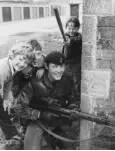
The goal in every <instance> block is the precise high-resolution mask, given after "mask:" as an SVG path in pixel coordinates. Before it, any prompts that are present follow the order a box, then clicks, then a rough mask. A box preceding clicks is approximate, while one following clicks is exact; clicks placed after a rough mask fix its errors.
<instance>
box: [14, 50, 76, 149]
mask: <svg viewBox="0 0 115 151" xmlns="http://www.w3.org/2000/svg"><path fill="white" fill-rule="evenodd" d="M64 62H65V58H64V55H63V54H62V53H61V52H58V51H53V52H51V53H49V54H48V55H47V56H46V59H45V63H46V64H45V72H44V74H43V76H42V77H41V79H37V78H36V77H32V79H31V81H29V82H28V83H27V85H26V86H25V87H24V88H23V89H22V91H21V93H20V95H19V97H18V98H17V104H16V106H15V112H16V114H17V115H18V116H19V117H21V118H24V119H29V120H30V122H29V125H28V127H27V130H26V134H25V138H24V150H28V149H29V150H32V149H33V150H41V149H42V139H43V138H44V137H45V135H44V130H43V129H42V128H41V127H40V126H39V125H37V123H36V121H37V119H39V120H40V121H41V122H42V123H43V125H45V126H46V127H47V128H49V127H52V128H53V129H55V131H56V130H57V131H56V132H57V133H58V132H59V133H60V134H61V133H62V132H64V133H65V129H66V128H65V127H66V126H67V128H69V127H70V128H71V120H69V119H63V118H61V117H57V115H55V114H53V113H52V112H48V111H47V109H46V110H44V111H42V110H39V109H37V107H38V108H39V106H40V105H43V106H46V108H47V105H46V104H47V102H44V99H46V100H47V101H48V100H49V101H53V103H56V104H57V105H59V106H60V107H64V108H71V109H77V102H76V101H75V100H73V99H72V94H71V87H72V81H71V80H70V78H69V77H68V76H67V75H65V73H64V71H65V66H64ZM77 124H78V123H77ZM72 126H73V125H72ZM74 126H75V129H76V124H75V125H74ZM74 134H75V135H76V133H75V132H74ZM75 137H76V136H75ZM45 138H46V137H45ZM49 141H50V139H49ZM53 143H54V142H53ZM53 143H52V147H53V149H56V148H55V145H54V144H53ZM68 145H70V143H66V144H63V142H60V143H59V148H60V149H65V148H66V149H68V148H69V147H70V146H71V145H70V146H68ZM74 147H75V146H74Z"/></svg>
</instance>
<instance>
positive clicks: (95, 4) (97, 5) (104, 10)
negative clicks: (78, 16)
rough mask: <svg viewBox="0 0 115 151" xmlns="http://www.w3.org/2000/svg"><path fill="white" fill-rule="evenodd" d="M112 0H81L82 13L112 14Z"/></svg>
mask: <svg viewBox="0 0 115 151" xmlns="http://www.w3.org/2000/svg"><path fill="white" fill-rule="evenodd" d="M113 3H114V2H113V0H83V13H84V14H95V15H106V16H107V15H112V14H113V9H114V8H113V7H112V6H113Z"/></svg>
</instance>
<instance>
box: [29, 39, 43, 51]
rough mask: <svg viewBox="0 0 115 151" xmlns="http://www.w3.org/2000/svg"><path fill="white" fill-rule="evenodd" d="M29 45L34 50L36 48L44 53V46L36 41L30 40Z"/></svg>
mask: <svg viewBox="0 0 115 151" xmlns="http://www.w3.org/2000/svg"><path fill="white" fill-rule="evenodd" d="M27 43H28V44H30V45H31V46H32V48H33V49H35V48H36V50H39V51H42V46H41V44H40V43H39V42H38V41H37V40H36V39H30V40H29V41H28V42H27Z"/></svg>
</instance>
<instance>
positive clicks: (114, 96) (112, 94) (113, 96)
mask: <svg viewBox="0 0 115 151" xmlns="http://www.w3.org/2000/svg"><path fill="white" fill-rule="evenodd" d="M110 98H111V101H115V92H114V91H112V92H111V93H110Z"/></svg>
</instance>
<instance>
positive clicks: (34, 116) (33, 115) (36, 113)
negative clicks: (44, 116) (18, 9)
mask: <svg viewBox="0 0 115 151" xmlns="http://www.w3.org/2000/svg"><path fill="white" fill-rule="evenodd" d="M40 115H41V112H40V111H39V110H36V109H34V110H33V111H32V113H31V120H37V119H39V118H40Z"/></svg>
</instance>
